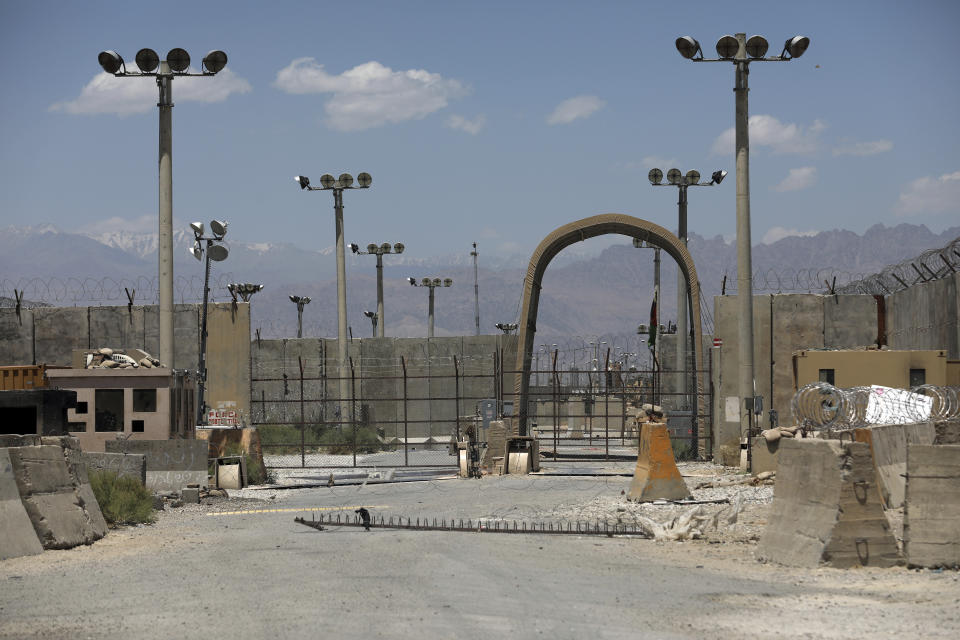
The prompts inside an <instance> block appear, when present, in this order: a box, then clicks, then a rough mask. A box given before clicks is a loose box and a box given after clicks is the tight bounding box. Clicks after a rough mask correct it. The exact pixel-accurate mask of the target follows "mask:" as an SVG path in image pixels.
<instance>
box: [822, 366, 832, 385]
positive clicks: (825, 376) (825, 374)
mask: <svg viewBox="0 0 960 640" xmlns="http://www.w3.org/2000/svg"><path fill="white" fill-rule="evenodd" d="M833 371H834V370H833V369H820V382H826V383H827V384H836V382H834V379H835V378H834V375H833Z"/></svg>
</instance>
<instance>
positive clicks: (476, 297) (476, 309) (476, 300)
mask: <svg viewBox="0 0 960 640" xmlns="http://www.w3.org/2000/svg"><path fill="white" fill-rule="evenodd" d="M470 255H471V256H473V317H474V319H475V320H476V324H477V334H476V335H480V280H479V278H478V274H477V256H479V255H480V254H479V253H478V252H477V243H476V242H474V243H473V251H471V252H470Z"/></svg>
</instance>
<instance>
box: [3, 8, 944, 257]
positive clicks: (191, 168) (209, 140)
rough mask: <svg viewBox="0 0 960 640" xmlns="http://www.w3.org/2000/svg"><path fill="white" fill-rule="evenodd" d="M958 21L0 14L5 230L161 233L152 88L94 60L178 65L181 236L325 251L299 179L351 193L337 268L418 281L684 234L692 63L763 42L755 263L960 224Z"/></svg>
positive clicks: (712, 209) (722, 116)
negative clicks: (679, 176) (556, 235)
mask: <svg viewBox="0 0 960 640" xmlns="http://www.w3.org/2000/svg"><path fill="white" fill-rule="evenodd" d="M957 25H960V3H957V2H953V1H947V0H944V1H939V2H936V1H923V0H920V1H916V2H911V3H905V2H888V1H877V0H872V1H870V2H836V1H831V2H820V1H811V2H774V1H770V0H768V1H765V2H734V1H731V2H726V3H717V2H684V3H666V2H657V3H653V2H640V1H637V2H602V1H601V2H590V3H587V2H560V1H553V2H497V1H491V2H483V3H479V2H473V3H466V2H449V1H448V2H426V1H424V2H383V3H380V2H354V3H346V4H345V3H321V2H303V3H300V2H282V1H278V2H272V3H264V2H237V1H234V2H229V3H226V2H216V1H209V2H203V3H194V2H177V1H172V2H166V3H160V4H157V3H150V4H146V3H138V2H131V3H100V2H65V1H64V2H49V1H44V0H38V1H34V2H13V1H10V0H0V51H2V55H0V77H2V78H3V79H4V80H3V101H2V110H3V113H2V115H3V117H2V118H0V140H2V141H3V144H2V145H0V176H2V187H3V188H2V189H0V224H2V225H4V226H6V225H18V226H22V225H27V224H37V223H41V222H48V223H53V224H55V225H56V226H58V227H60V228H62V229H64V230H69V231H76V230H87V231H97V230H103V229H107V228H126V229H130V230H140V229H144V230H153V229H155V227H156V207H157V165H156V154H157V109H156V106H155V105H156V98H157V94H156V88H155V86H154V84H153V81H152V79H146V78H123V79H116V80H114V79H111V78H110V77H109V76H105V75H104V74H102V73H101V72H100V68H99V66H98V65H97V54H98V52H99V51H101V50H103V49H115V50H116V51H118V52H119V53H120V54H121V55H122V56H124V58H125V59H126V60H127V61H129V63H130V68H132V69H135V65H134V64H133V57H134V55H135V53H136V51H137V50H138V49H140V48H141V47H150V48H153V49H155V50H156V51H157V52H158V53H160V55H161V57H163V56H164V54H165V52H166V51H167V50H169V49H170V48H173V47H183V48H185V49H186V50H187V51H189V52H190V53H191V55H192V57H193V61H194V66H197V65H198V64H199V61H200V59H201V58H202V57H203V55H204V54H205V53H206V52H207V51H208V50H211V49H222V50H224V51H226V52H227V54H228V56H229V64H228V66H227V71H226V72H223V73H221V75H220V76H218V77H217V78H215V79H210V78H201V79H197V80H192V81H191V80H187V79H177V80H175V81H174V88H173V92H174V102H175V103H176V107H175V108H174V115H173V128H174V142H173V145H174V217H175V219H176V221H177V223H178V224H185V223H186V222H189V221H190V220H193V219H197V220H209V219H211V218H226V219H228V220H229V221H230V222H231V228H230V233H231V238H233V239H234V240H240V241H248V242H283V241H288V242H293V243H295V244H297V245H298V246H301V247H304V248H322V247H327V246H330V245H331V244H332V243H333V226H334V225H333V220H332V218H333V214H332V200H333V199H332V197H331V196H330V195H329V194H327V193H305V192H301V191H300V190H299V188H298V187H297V185H296V183H295V182H293V179H292V178H293V176H294V175H297V174H304V175H307V176H310V177H311V178H312V179H313V181H314V182H317V181H318V179H319V177H320V175H321V174H323V173H327V172H329V173H333V174H334V175H337V174H339V173H341V172H343V171H348V172H351V173H353V174H354V175H355V174H356V173H357V172H360V171H367V172H369V173H371V174H372V175H373V187H372V188H371V189H369V190H366V191H353V192H348V193H347V194H346V195H345V204H346V222H345V227H346V237H347V241H348V242H358V243H360V244H361V245H364V244H366V243H368V242H383V241H391V242H396V241H402V242H404V243H405V244H406V245H407V247H408V251H411V252H415V253H416V254H417V255H420V256H424V257H426V256H429V255H436V254H447V253H453V252H459V251H463V252H465V253H466V252H469V250H470V242H472V241H477V242H478V243H480V251H481V255H483V253H484V252H485V251H486V252H491V253H502V252H510V251H519V252H527V253H528V252H529V251H530V250H532V249H533V247H535V246H536V244H537V243H538V242H539V241H540V240H541V239H542V238H543V237H544V236H545V235H546V234H548V233H549V232H550V231H552V230H553V229H554V228H556V227H558V226H560V225H562V224H565V223H567V222H570V221H572V220H576V219H579V218H583V217H586V216H590V215H594V214H597V213H607V212H617V213H627V214H631V215H635V216H638V217H641V218H646V219H649V220H652V221H654V222H657V223H659V224H662V225H664V226H667V227H668V228H671V229H675V226H676V193H675V190H673V189H663V188H656V189H655V188H652V187H651V186H650V185H649V184H648V182H647V179H646V174H647V171H648V170H649V169H650V168H651V167H653V166H658V167H660V168H662V169H663V170H664V171H666V169H668V168H670V167H678V168H680V169H681V170H683V171H686V170H688V169H698V170H700V172H701V173H702V174H704V175H705V176H706V175H709V174H710V172H711V171H713V170H714V169H717V168H725V169H727V170H729V171H730V172H731V174H732V173H733V168H734V158H733V144H732V127H733V116H734V99H733V92H732V87H733V80H734V71H733V65H732V64H729V63H692V62H690V61H687V60H684V59H683V58H682V57H681V56H680V55H679V54H678V53H677V52H676V49H675V48H674V40H675V38H676V37H678V36H681V35H692V36H693V37H695V38H697V39H698V40H699V41H700V42H701V44H702V46H703V49H704V52H705V53H706V54H707V56H708V57H713V54H714V43H715V42H716V40H717V38H719V37H720V36H722V35H724V34H733V33H736V32H741V31H742V32H746V33H747V34H748V35H752V34H754V33H759V34H762V35H764V36H765V37H767V39H768V40H769V41H770V43H771V47H770V48H771V54H776V53H778V52H779V50H780V48H781V46H782V45H781V44H780V43H782V42H783V41H784V40H785V39H787V38H788V37H791V36H794V35H797V34H803V35H807V36H809V37H810V38H811V45H810V48H809V50H808V51H807V53H806V54H805V55H804V56H803V57H801V58H799V59H796V60H794V61H791V62H788V63H754V64H753V65H752V66H751V73H750V83H751V84H750V86H751V92H750V113H751V116H752V118H753V119H752V122H751V138H752V139H751V142H752V148H751V187H752V215H753V238H754V241H755V242H758V241H761V240H764V239H766V240H768V241H770V240H774V239H777V238H779V237H782V236H783V235H787V234H791V233H811V232H815V231H819V230H825V229H832V228H847V229H851V230H853V231H857V232H862V231H864V230H865V229H866V228H868V227H869V226H871V225H873V224H875V223H878V222H880V223H884V224H887V225H895V224H898V223H900V222H910V223H916V224H920V223H922V224H926V225H927V226H928V227H930V228H931V229H932V230H934V231H940V230H942V229H944V228H945V227H948V226H951V225H955V224H958V223H960V216H958V213H960V145H958V139H960V136H958V124H957V122H958V118H957V114H958V105H960V71H958V66H957V65H956V63H955V59H954V55H953V54H951V53H950V49H951V46H950V42H951V39H952V38H953V37H954V36H955V30H956V27H957ZM735 206H736V204H735V182H734V180H733V176H732V175H731V177H730V179H728V181H726V182H724V183H723V184H722V185H719V186H716V187H712V188H710V189H691V192H690V213H689V227H690V230H691V231H694V232H697V233H700V234H701V235H706V236H713V235H716V234H722V235H725V236H728V237H732V235H733V232H734V229H735Z"/></svg>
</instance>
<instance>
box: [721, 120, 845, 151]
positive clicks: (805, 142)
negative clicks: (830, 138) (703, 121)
mask: <svg viewBox="0 0 960 640" xmlns="http://www.w3.org/2000/svg"><path fill="white" fill-rule="evenodd" d="M826 128H827V125H825V124H824V123H823V122H821V121H820V120H814V121H813V124H811V125H810V126H809V127H803V126H801V125H798V124H793V123H784V122H780V121H779V120H777V119H776V118H774V117H773V116H770V115H762V114H761V115H755V116H750V119H749V120H748V121H747V129H748V132H749V134H750V147H751V148H756V147H770V149H771V150H772V151H773V152H774V153H811V152H813V151H815V150H816V148H817V138H818V137H819V135H820V132H821V131H823V130H824V129H826ZM735 150H736V130H735V129H734V128H733V127H731V128H729V129H727V130H726V131H724V132H723V133H721V134H720V135H719V136H718V137H717V139H716V140H714V142H713V148H712V149H711V153H714V154H717V155H726V154H730V153H733V152H734V151H735Z"/></svg>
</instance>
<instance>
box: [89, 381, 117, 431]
mask: <svg viewBox="0 0 960 640" xmlns="http://www.w3.org/2000/svg"><path fill="white" fill-rule="evenodd" d="M94 410H95V414H96V418H95V426H94V431H123V389H97V390H96V396H95V398H94Z"/></svg>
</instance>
